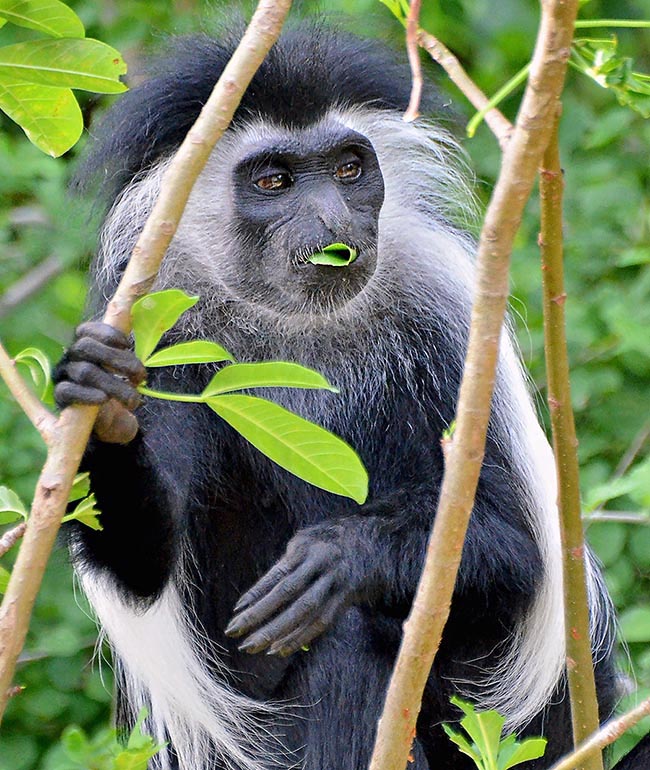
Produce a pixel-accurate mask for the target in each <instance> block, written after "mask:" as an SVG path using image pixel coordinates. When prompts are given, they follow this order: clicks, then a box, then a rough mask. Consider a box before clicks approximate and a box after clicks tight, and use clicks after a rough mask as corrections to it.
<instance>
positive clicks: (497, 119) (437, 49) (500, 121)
mask: <svg viewBox="0 0 650 770" xmlns="http://www.w3.org/2000/svg"><path fill="white" fill-rule="evenodd" d="M418 42H419V43H420V45H421V46H422V48H424V50H425V51H426V52H427V53H428V54H429V56H431V58H432V59H433V60H434V61H436V62H438V64H439V65H440V66H441V67H442V68H443V69H444V71H445V72H446V73H447V75H448V76H449V79H450V80H451V82H452V83H454V84H455V85H456V86H457V87H458V88H459V89H460V91H461V92H462V93H463V94H464V95H465V96H466V97H467V99H468V101H469V102H470V104H471V105H472V106H473V107H475V108H476V109H477V110H479V111H481V110H484V109H485V108H486V107H487V106H488V104H489V102H490V100H489V99H488V98H487V96H486V95H485V94H484V93H483V91H481V89H480V88H479V87H478V86H477V85H476V83H475V82H474V81H473V80H472V79H471V78H470V76H469V75H468V74H467V73H466V72H465V70H464V69H463V65H462V64H461V63H460V62H459V61H458V59H457V58H456V57H455V56H454V54H453V53H452V52H451V51H450V50H449V49H448V48H447V46H446V45H444V43H441V42H440V40H438V38H437V37H434V36H433V35H432V34H431V33H429V32H426V31H425V30H423V29H421V30H419V32H418ZM485 122H486V123H487V124H488V126H489V127H490V129H491V131H492V133H493V134H494V135H495V136H496V138H497V141H498V142H499V147H501V150H502V151H505V149H506V146H507V144H508V140H509V139H510V135H511V134H512V124H511V123H510V121H509V120H508V119H507V118H506V117H505V116H504V115H503V114H502V113H501V111H500V110H498V109H497V108H496V107H493V108H492V109H491V110H488V111H487V112H486V113H485Z"/></svg>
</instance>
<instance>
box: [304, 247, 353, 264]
mask: <svg viewBox="0 0 650 770" xmlns="http://www.w3.org/2000/svg"><path fill="white" fill-rule="evenodd" d="M356 258H357V250H356V249H353V248H352V246H348V245H347V244H345V243H330V245H329V246H325V248H324V249H323V250H322V251H317V252H316V253H315V254H312V255H311V256H309V257H307V261H308V262H311V263H312V265H327V266H328V267H345V266H346V265H350V264H351V263H352V262H354V260H355V259H356Z"/></svg>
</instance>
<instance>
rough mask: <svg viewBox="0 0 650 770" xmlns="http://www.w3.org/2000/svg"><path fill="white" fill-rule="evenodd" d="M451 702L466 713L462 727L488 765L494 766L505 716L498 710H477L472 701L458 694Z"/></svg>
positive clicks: (462, 720)
mask: <svg viewBox="0 0 650 770" xmlns="http://www.w3.org/2000/svg"><path fill="white" fill-rule="evenodd" d="M451 702H452V703H453V704H454V706H458V708H460V709H461V710H462V711H463V713H464V714H465V716H464V717H463V718H462V719H461V720H460V724H461V727H462V728H463V729H464V730H465V732H466V733H467V734H468V735H469V736H470V738H471V739H472V740H473V741H474V743H475V744H476V747H477V748H478V750H479V753H480V754H481V756H482V757H483V758H484V759H485V760H486V762H487V766H488V767H492V766H494V763H495V762H496V757H497V753H498V750H499V741H500V740H501V731H502V729H503V723H504V722H505V718H504V717H502V716H501V715H500V714H499V713H498V712H497V711H482V712H477V711H476V709H475V708H474V706H473V705H472V704H471V703H468V702H467V701H465V700H463V699H462V698H458V697H456V696H454V697H453V698H451Z"/></svg>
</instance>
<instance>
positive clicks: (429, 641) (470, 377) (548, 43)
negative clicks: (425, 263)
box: [370, 0, 578, 770]
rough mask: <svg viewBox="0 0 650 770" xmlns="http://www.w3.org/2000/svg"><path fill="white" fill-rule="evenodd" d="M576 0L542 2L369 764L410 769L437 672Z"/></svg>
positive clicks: (485, 232) (482, 245) (486, 228)
mask: <svg viewBox="0 0 650 770" xmlns="http://www.w3.org/2000/svg"><path fill="white" fill-rule="evenodd" d="M577 11H578V0H543V2H542V19H541V24H540V29H539V33H538V38H537V45H536V48H535V53H534V56H533V60H532V65H531V70H530V78H529V80H528V84H527V87H526V91H525V93H524V98H523V101H522V104H521V108H520V111H519V116H518V118H517V122H516V124H515V127H514V130H513V133H512V137H511V139H510V141H509V142H508V143H507V146H506V149H505V153H504V156H503V161H502V168H501V172H500V174H499V179H498V181H497V184H496V187H495V189H494V193H493V196H492V200H491V202H490V205H489V207H488V211H487V215H486V219H485V223H484V225H483V229H482V232H481V238H480V242H479V249H478V257H477V280H476V287H475V300H474V306H473V309H472V324H471V329H470V335H469V344H468V352H467V358H466V362H465V370H464V373H463V380H462V384H461V389H460V397H459V403H458V411H457V419H456V431H455V433H454V437H453V441H452V442H451V446H450V447H449V451H448V455H447V461H446V464H445V475H444V478H443V483H442V489H441V493H440V502H439V504H438V510H437V512H436V516H435V522H434V526H433V533H432V537H431V540H430V542H429V546H428V548H427V554H426V562H425V566H424V572H423V574H422V578H421V579H420V584H419V586H418V589H417V593H416V596H415V599H414V600H413V606H412V609H411V613H410V615H409V618H408V620H407V621H406V623H405V625H404V636H403V639H402V644H401V647H400V652H399V656H398V659H397V663H396V665H395V670H394V672H393V676H392V679H391V683H390V686H389V689H388V693H387V697H386V704H385V706H384V711H383V714H382V717H381V720H380V722H379V727H378V731H377V739H376V743H375V748H374V752H373V756H372V759H371V762H370V768H371V770H386V768H391V770H401V769H402V768H405V767H406V766H407V761H408V756H409V752H410V750H411V744H412V741H413V736H414V735H415V726H416V721H417V717H418V713H419V711H420V704H421V699H422V693H423V691H424V686H425V684H426V681H427V679H428V676H429V672H430V671H431V666H432V663H433V660H434V657H435V654H436V652H437V649H438V646H439V644H440V640H441V637H442V631H443V628H444V625H445V623H446V621H447V617H448V615H449V607H450V605H451V599H452V595H453V591H454V585H455V582H456V575H457V573H458V567H459V564H460V559H461V553H462V550H463V542H464V539H465V533H466V531H467V525H468V522H469V517H470V513H471V511H472V507H473V503H474V496H475V493H476V486H477V483H478V478H479V474H480V470H481V464H482V461H483V455H484V451H485V438H486V434H487V425H488V420H489V416H490V404H491V400H492V392H493V389H494V377H495V369H496V363H497V357H498V345H499V340H500V338H501V333H502V325H503V318H504V315H505V308H506V302H507V298H508V290H509V285H508V269H509V265H510V253H511V250H512V244H513V241H514V238H515V234H516V232H517V230H518V228H519V225H520V222H521V218H522V214H523V210H524V206H525V204H526V201H527V200H528V197H529V196H530V193H531V190H532V187H533V184H534V181H535V176H536V172H537V167H538V165H539V162H540V160H541V157H542V153H543V152H544V149H545V148H546V146H547V145H548V142H549V138H550V135H551V131H552V119H553V116H554V115H555V113H556V109H557V106H558V104H559V97H560V94H561V92H562V87H563V85H564V78H565V75H566V68H567V61H568V58H569V54H570V50H571V39H572V35H573V22H574V20H575V17H576V14H577Z"/></svg>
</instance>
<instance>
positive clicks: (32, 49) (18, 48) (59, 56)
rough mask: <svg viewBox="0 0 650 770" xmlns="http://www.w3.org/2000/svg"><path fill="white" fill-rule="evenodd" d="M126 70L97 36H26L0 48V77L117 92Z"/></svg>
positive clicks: (108, 92)
mask: <svg viewBox="0 0 650 770" xmlns="http://www.w3.org/2000/svg"><path fill="white" fill-rule="evenodd" d="M125 72H126V64H125V63H124V60H123V59H122V57H121V56H120V54H119V53H118V52H117V51H116V50H115V49H114V48H111V47H110V46H108V45H106V44H105V43H101V42H100V41H99V40H91V39H90V38H84V39H83V40H71V39H63V40H61V39H59V40H30V41H28V42H25V43H16V44H15V45H7V46H4V47H3V48H0V78H2V81H3V82H4V83H5V84H6V83H7V82H9V79H10V78H11V79H13V80H16V81H19V82H28V83H36V84H37V85H42V86H56V87H57V88H79V89H82V90H84V91H96V92H98V93H102V94H119V93H122V92H123V91H126V86H125V85H124V83H121V82H120V80H119V77H120V75H123V74H124V73H125Z"/></svg>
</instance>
